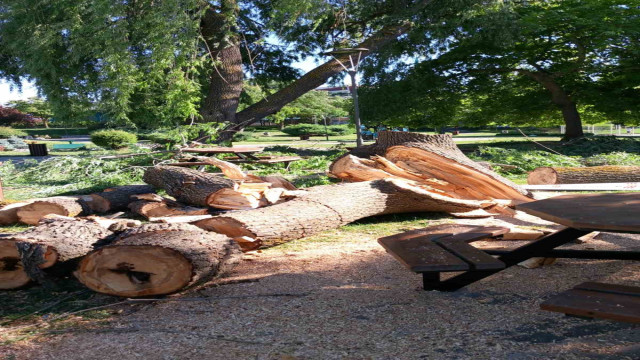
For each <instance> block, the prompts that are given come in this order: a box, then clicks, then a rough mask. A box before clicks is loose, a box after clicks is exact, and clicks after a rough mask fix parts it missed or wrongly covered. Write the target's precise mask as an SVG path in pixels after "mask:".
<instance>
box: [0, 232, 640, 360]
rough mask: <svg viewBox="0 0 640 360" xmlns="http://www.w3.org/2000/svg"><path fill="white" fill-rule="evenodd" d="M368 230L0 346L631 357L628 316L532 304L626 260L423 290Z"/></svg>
mask: <svg viewBox="0 0 640 360" xmlns="http://www.w3.org/2000/svg"><path fill="white" fill-rule="evenodd" d="M376 238H377V236H376V235H375V234H370V235H369V236H359V237H358V238H354V239H352V240H349V241H345V242H340V243H337V242H325V243H314V244H313V245H312V246H311V245H309V246H304V247H303V248H302V249H298V248H296V251H295V252H294V251H291V250H290V249H289V250H287V248H283V249H278V248H274V249H270V250H266V251H264V252H261V253H253V254H250V255H248V256H247V257H246V259H245V261H244V262H243V263H242V264H241V265H240V266H239V267H238V268H237V269H236V271H235V272H234V274H233V275H232V276H231V277H230V278H228V279H226V280H225V281H226V282H227V283H226V284H224V285H220V286H216V287H210V288H206V289H203V290H199V291H196V292H191V293H187V294H184V295H182V296H181V297H179V298H177V300H178V301H170V302H163V303H156V304H148V305H135V306H128V307H126V308H123V310H124V313H123V314H121V315H118V316H116V317H115V318H114V319H112V320H111V321H109V322H108V323H106V324H100V325H95V326H90V327H88V328H70V329H68V330H66V331H63V332H62V333H58V334H55V335H51V336H47V337H44V338H41V340H39V341H36V342H33V341H32V342H29V343H27V344H22V345H19V346H18V345H14V346H13V347H11V348H6V349H5V350H4V355H5V356H6V357H7V358H10V359H118V360H124V359H283V360H292V359H513V360H525V359H639V358H640V327H639V326H637V325H632V324H625V323H617V322H610V321H604V320H584V319H578V318H571V317H566V316H564V315H561V314H557V313H551V312H546V311H541V310H539V304H540V303H541V302H542V301H544V300H545V299H547V298H549V297H550V296H552V295H554V294H556V293H558V292H560V291H564V290H566V289H569V288H571V287H573V286H574V285H576V284H578V283H581V282H584V281H605V282H609V281H610V282H615V283H621V284H629V285H640V265H639V264H638V263H637V262H636V263H633V262H626V261H596V260H568V259H561V260H559V261H558V262H557V263H556V264H554V265H551V266H545V267H543V268H537V269H524V268H520V267H512V268H510V269H507V270H505V271H502V272H500V273H498V274H496V275H494V276H491V277H489V278H487V279H484V280H482V281H480V282H478V283H475V284H472V285H471V286H468V287H467V288H465V289H462V290H459V291H457V292H453V293H441V292H437V291H422V290H421V278H420V276H419V275H416V274H413V273H411V272H409V271H407V270H406V269H405V268H403V267H402V266H401V265H400V264H399V263H398V262H397V261H395V260H394V259H393V258H392V257H391V256H389V255H388V254H386V253H385V252H384V250H383V249H382V248H381V247H380V246H379V245H378V244H377V243H376V241H375V239H376ZM598 239H599V240H592V241H590V242H588V243H585V244H580V245H574V246H573V247H576V248H585V247H588V248H598V249H619V248H626V249H629V248H634V247H635V248H637V247H638V244H640V243H639V242H638V241H640V235H629V234H626V235H622V234H601V236H600V237H599V238H598ZM504 243H505V242H502V243H501V244H504ZM511 244H513V243H511ZM507 246H509V245H508V244H507ZM190 298H191V299H192V300H189V299H190ZM193 298H198V299H193ZM180 299H181V300H180ZM0 354H3V351H0Z"/></svg>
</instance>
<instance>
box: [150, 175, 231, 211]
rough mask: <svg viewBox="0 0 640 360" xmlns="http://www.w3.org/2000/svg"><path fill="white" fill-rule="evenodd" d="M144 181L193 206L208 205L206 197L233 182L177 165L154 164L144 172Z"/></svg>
mask: <svg viewBox="0 0 640 360" xmlns="http://www.w3.org/2000/svg"><path fill="white" fill-rule="evenodd" d="M143 179H144V181H145V182H146V183H147V184H151V185H153V186H155V187H158V188H162V189H165V190H166V191H167V194H169V195H171V196H173V197H175V198H176V199H177V200H178V201H180V202H183V203H186V204H189V205H195V206H208V201H207V199H208V198H209V196H210V195H211V194H213V193H215V192H216V191H218V190H220V189H224V188H233V186H234V184H235V183H234V182H233V181H232V180H229V179H225V178H223V177H220V176H216V175H211V174H207V173H202V172H199V171H197V170H192V169H185V168H180V167H177V166H155V167H151V168H148V169H147V170H146V171H145V172H144V177H143Z"/></svg>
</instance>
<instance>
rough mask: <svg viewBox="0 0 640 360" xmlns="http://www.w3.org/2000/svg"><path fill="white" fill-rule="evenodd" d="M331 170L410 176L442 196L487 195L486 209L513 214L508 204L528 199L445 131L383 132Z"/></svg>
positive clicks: (365, 176)
mask: <svg viewBox="0 0 640 360" xmlns="http://www.w3.org/2000/svg"><path fill="white" fill-rule="evenodd" d="M382 154H383V155H384V156H381V155H382ZM355 155H358V156H366V155H371V157H370V158H360V157H357V156H355ZM329 171H330V173H331V174H332V175H334V176H336V177H338V178H340V179H344V180H347V181H369V180H375V179H388V178H393V179H396V180H398V181H411V182H414V183H415V186H417V187H420V188H421V189H423V190H424V191H427V192H431V193H434V194H438V195H440V196H442V197H445V198H449V199H456V200H458V201H470V200H473V201H486V202H487V206H486V207H483V209H484V210H485V211H488V212H489V213H503V214H512V213H513V212H512V211H509V210H508V209H507V207H509V206H511V205H512V204H515V203H521V202H528V201H531V200H532V198H531V194H530V193H529V192H528V191H527V190H525V189H523V188H521V187H520V186H518V185H516V184H514V183H512V182H511V181H509V180H507V179H505V178H503V177H502V176H500V175H498V174H496V173H495V172H493V171H491V170H490V169H487V168H486V167H483V166H481V165H479V164H477V163H476V162H474V161H472V160H470V159H469V158H467V157H466V156H465V155H464V154H463V153H462V152H461V151H460V150H459V149H458V148H457V147H456V145H455V144H454V143H453V140H452V139H451V137H450V136H449V135H422V134H414V133H399V132H381V133H380V139H379V141H378V143H376V144H374V145H370V146H368V147H366V146H365V147H364V149H361V148H356V149H353V150H352V152H351V153H350V154H346V155H344V156H342V157H340V158H338V159H337V160H336V161H334V163H333V164H331V167H330V169H329ZM447 212H450V213H458V212H456V211H447ZM478 213H479V212H475V213H474V215H472V216H478ZM480 213H482V214H484V212H480ZM457 215H458V216H459V215H460V214H457Z"/></svg>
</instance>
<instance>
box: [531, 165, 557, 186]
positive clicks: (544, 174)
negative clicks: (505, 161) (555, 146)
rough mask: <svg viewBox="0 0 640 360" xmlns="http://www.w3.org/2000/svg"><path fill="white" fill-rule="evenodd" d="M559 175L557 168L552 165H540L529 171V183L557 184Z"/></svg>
mask: <svg viewBox="0 0 640 360" xmlns="http://www.w3.org/2000/svg"><path fill="white" fill-rule="evenodd" d="M556 181H557V176H556V172H555V170H553V168H550V167H539V168H537V169H535V170H534V171H532V172H530V173H529V176H528V177H527V184H529V185H547V184H555V183H556Z"/></svg>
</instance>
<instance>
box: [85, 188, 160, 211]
mask: <svg viewBox="0 0 640 360" xmlns="http://www.w3.org/2000/svg"><path fill="white" fill-rule="evenodd" d="M153 192H154V190H153V188H152V187H151V186H149V185H126V186H117V187H114V188H110V189H105V190H104V191H103V192H99V193H95V194H91V195H89V196H91V198H92V201H91V202H90V203H89V206H90V207H91V209H93V211H95V212H97V213H104V212H109V211H120V210H125V209H127V207H128V206H129V204H130V203H131V202H132V201H134V200H133V199H131V196H132V195H140V194H148V193H153Z"/></svg>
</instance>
